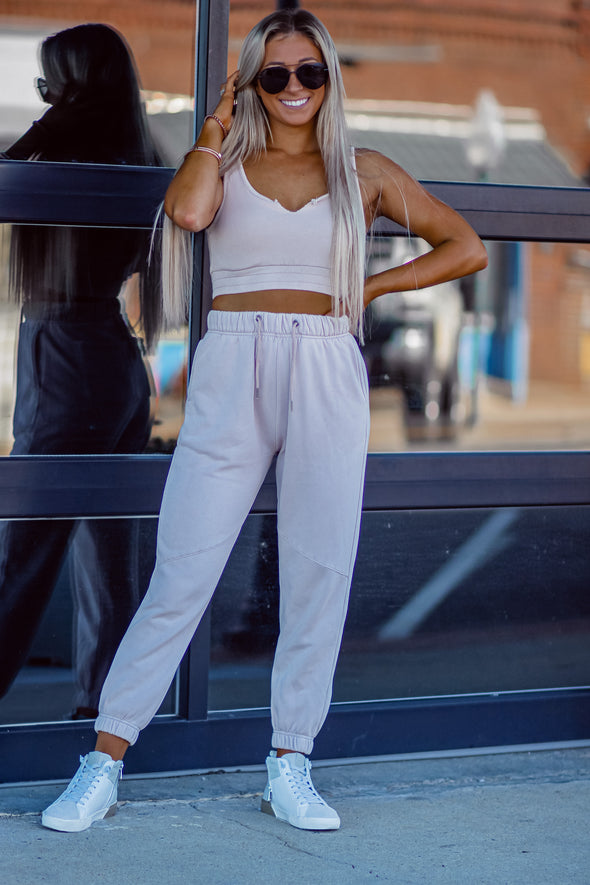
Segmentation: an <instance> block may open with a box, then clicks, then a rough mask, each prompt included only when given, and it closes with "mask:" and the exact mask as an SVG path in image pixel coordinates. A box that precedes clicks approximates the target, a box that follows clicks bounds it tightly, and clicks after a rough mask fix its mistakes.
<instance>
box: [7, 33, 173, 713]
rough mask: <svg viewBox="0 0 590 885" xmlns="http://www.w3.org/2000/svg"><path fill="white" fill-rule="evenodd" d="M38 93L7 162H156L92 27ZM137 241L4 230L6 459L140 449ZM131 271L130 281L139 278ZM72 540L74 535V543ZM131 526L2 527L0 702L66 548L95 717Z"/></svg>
mask: <svg viewBox="0 0 590 885" xmlns="http://www.w3.org/2000/svg"><path fill="white" fill-rule="evenodd" d="M41 65H42V69H43V74H44V77H43V79H40V80H39V86H40V89H41V91H42V94H43V96H44V98H45V100H46V101H47V102H49V103H50V104H51V107H50V108H49V110H48V111H47V112H46V113H45V114H44V115H43V117H42V118H41V119H40V120H39V121H37V122H36V123H34V124H33V125H32V127H31V128H30V129H29V131H28V132H26V133H25V134H24V135H23V136H22V137H21V138H20V139H19V140H18V141H17V142H15V144H14V145H12V147H11V148H9V149H8V150H7V151H6V153H5V154H4V156H5V157H8V158H9V159H29V158H34V159H40V160H52V161H76V162H85V163H86V162H91V163H97V162H99V163H129V164H154V163H157V162H158V158H157V156H156V153H155V151H154V148H153V146H152V144H151V142H150V139H149V135H148V131H147V123H146V119H145V114H144V111H143V108H142V105H141V101H140V93H139V87H138V82H137V77H136V73H135V69H134V64H133V60H132V58H131V56H130V53H129V50H128V49H127V46H126V44H125V42H124V41H123V39H122V38H121V37H120V36H119V34H118V33H117V32H116V31H114V30H113V29H112V28H110V27H107V26H106V25H101V24H91V25H81V26H79V27H75V28H71V29H69V30H66V31H62V32H60V33H58V34H55V35H54V36H51V37H48V38H47V39H46V40H45V41H44V42H43V44H42V46H41ZM147 248H148V235H147V233H146V232H143V231H133V230H121V231H118V230H112V229H111V230H106V229H104V230H101V229H84V228H59V227H54V228H50V227H37V226H24V227H15V228H13V232H12V240H11V254H10V284H11V290H12V293H13V295H14V297H15V298H17V299H18V301H19V302H20V303H21V304H22V318H21V325H20V332H19V344H18V361H17V393H16V404H15V411H14V447H13V449H12V453H11V454H12V455H29V454H36V455H39V454H41V455H47V454H84V453H92V454H105V453H114V452H117V453H128V452H141V451H142V450H143V448H144V447H145V445H146V442H147V440H148V436H149V431H150V419H149V384H148V379H147V375H146V371H145V368H144V364H143V359H142V355H141V353H140V350H139V348H138V345H137V342H136V339H135V338H134V337H133V335H132V334H131V333H130V331H129V329H128V326H127V324H126V322H125V321H124V319H123V317H122V315H121V306H120V301H119V300H118V296H119V294H120V292H121V289H122V286H123V285H124V284H125V282H126V281H127V280H128V279H129V278H130V277H131V276H132V275H135V276H134V279H136V278H137V276H139V291H140V304H141V322H142V327H143V333H144V335H145V337H146V339H147V343H148V345H149V344H151V343H152V342H153V341H154V339H155V336H156V334H157V330H158V324H159V312H160V311H161V305H160V299H159V297H157V291H156V290H155V288H154V286H153V285H151V280H150V279H148V275H147V271H146V268H147V264H146V257H147ZM137 272H139V274H138V273H137ZM74 532H75V534H74ZM136 532H137V525H136V524H134V523H133V522H126V521H124V520H119V521H110V520H106V521H96V522H82V523H80V524H79V525H78V524H77V523H76V522H74V521H68V520H64V521H42V522H30V523H19V522H14V523H7V524H5V525H4V527H3V529H2V532H1V534H0V693H4V692H5V691H6V690H7V688H8V687H9V686H10V684H11V682H12V680H13V678H14V676H15V675H16V673H17V672H18V670H19V669H20V667H21V666H22V664H23V662H24V661H25V659H26V657H27V654H28V651H29V648H30V645H31V642H32V640H33V637H34V634H35V631H36V628H37V625H38V623H39V620H40V617H41V615H42V613H43V610H44V608H45V606H46V604H47V601H48V599H49V596H50V594H51V591H52V589H53V587H54V584H55V581H56V579H57V577H58V574H59V571H60V568H61V565H62V562H63V560H64V556H65V553H66V550H67V546H68V543H69V541H70V540H71V539H73V550H72V556H71V564H72V572H73V575H72V577H73V581H72V583H73V588H74V596H75V603H76V614H77V624H76V628H75V647H76V670H77V675H78V681H79V686H78V688H79V692H78V697H77V699H76V705H75V706H76V707H77V708H78V714H81V715H92V714H93V711H94V710H95V709H96V707H97V704H98V695H99V693H100V689H101V686H102V682H103V680H104V676H105V674H106V672H107V670H108V667H109V664H110V660H111V658H112V656H113V654H114V651H115V649H116V647H117V644H118V642H119V640H120V638H121V635H122V633H123V632H124V630H125V628H126V626H127V624H128V622H129V620H130V617H131V616H132V614H133V612H134V611H135V608H136V607H137V604H138V602H139V597H140V595H141V582H140V580H139V576H138V573H137V566H136V561H137V551H136V550H135V549H134V548H135V542H134V537H135V534H136Z"/></svg>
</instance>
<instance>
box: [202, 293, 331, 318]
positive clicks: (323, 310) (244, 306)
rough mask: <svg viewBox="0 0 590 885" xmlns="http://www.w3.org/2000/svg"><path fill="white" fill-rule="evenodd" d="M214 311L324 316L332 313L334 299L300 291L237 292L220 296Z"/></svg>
mask: <svg viewBox="0 0 590 885" xmlns="http://www.w3.org/2000/svg"><path fill="white" fill-rule="evenodd" d="M212 307H213V310H260V311H263V312H265V313H266V312H268V313H311V314H320V315H322V316H324V315H326V314H329V313H330V312H331V311H332V299H331V297H330V296H329V295H326V294H325V293H323V292H302V291H301V290H299V289H263V290H262V291H261V292H236V293H235V294H231V295H218V296H217V297H216V298H214V299H213V304H212Z"/></svg>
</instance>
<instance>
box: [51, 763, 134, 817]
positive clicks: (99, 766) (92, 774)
mask: <svg viewBox="0 0 590 885" xmlns="http://www.w3.org/2000/svg"><path fill="white" fill-rule="evenodd" d="M122 772H123V763H122V762H113V760H112V759H111V757H110V756H109V755H108V754H107V753H99V752H97V751H96V750H95V751H93V752H92V753H88V755H87V756H80V768H79V769H78V771H77V772H76V774H75V775H74V777H73V778H72V780H71V781H70V783H69V786H68V787H67V788H66V789H65V790H64V792H63V793H62V794H61V796H60V797H59V799H56V800H55V802H54V803H53V804H52V805H50V806H49V808H46V809H45V811H44V812H43V814H42V816H41V823H42V824H43V826H44V827H48V828H49V829H50V830H60V831H61V832H62V833H79V832H80V831H81V830H87V829H88V827H89V826H90V825H91V824H93V823H94V821H95V820H102V819H103V817H110V816H111V815H113V814H115V812H116V810H117V784H118V781H119V779H120V778H121V777H122V776H123V774H122Z"/></svg>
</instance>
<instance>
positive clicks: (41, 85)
mask: <svg viewBox="0 0 590 885" xmlns="http://www.w3.org/2000/svg"><path fill="white" fill-rule="evenodd" d="M35 86H36V87H37V92H38V93H39V95H40V96H41V98H42V99H45V98H46V96H47V93H48V92H49V90H48V88H47V83H46V81H45V78H44V77H37V79H36V80H35Z"/></svg>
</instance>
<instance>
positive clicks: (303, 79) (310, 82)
mask: <svg viewBox="0 0 590 885" xmlns="http://www.w3.org/2000/svg"><path fill="white" fill-rule="evenodd" d="M296 74H297V79H298V80H299V82H300V83H301V85H302V86H305V88H306V89H319V88H320V86H324V85H325V84H326V83H327V81H328V69H327V68H326V67H325V65H301V67H299V68H297V71H296Z"/></svg>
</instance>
